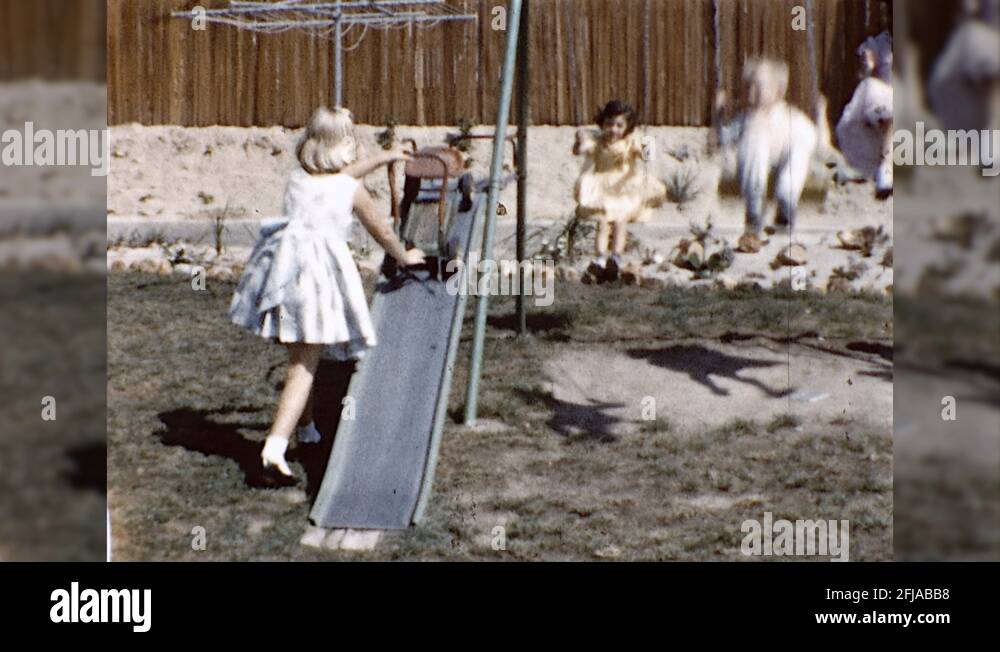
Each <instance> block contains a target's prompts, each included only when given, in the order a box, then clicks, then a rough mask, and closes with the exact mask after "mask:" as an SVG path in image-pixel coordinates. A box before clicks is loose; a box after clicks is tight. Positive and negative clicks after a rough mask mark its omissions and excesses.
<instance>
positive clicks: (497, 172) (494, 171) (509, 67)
mask: <svg viewBox="0 0 1000 652" xmlns="http://www.w3.org/2000/svg"><path fill="white" fill-rule="evenodd" d="M520 24H521V0H510V1H509V3H508V7H507V40H506V54H505V55H504V60H503V71H502V73H501V77H500V102H499V105H498V106H497V123H496V131H495V133H494V134H493V160H492V162H491V164H490V187H489V191H488V192H487V194H486V223H485V225H484V226H483V253H482V257H481V258H480V262H485V261H490V260H492V259H493V227H494V226H495V224H496V217H497V204H498V203H499V202H500V176H501V174H502V173H503V150H504V140H505V139H506V137H507V121H508V120H509V119H510V96H511V94H512V93H511V89H512V87H513V85H514V63H515V61H516V60H517V35H518V32H519V29H518V28H519V27H520ZM478 280H479V279H477V281H478ZM477 287H479V285H477ZM488 303H489V296H488V294H481V295H479V300H478V302H477V303H476V322H475V330H474V332H473V335H472V361H471V365H470V367H469V387H468V391H467V392H466V394H465V425H467V426H471V425H475V423H476V409H477V407H478V402H479V376H480V374H481V373H482V363H483V340H484V339H485V338H486V309H487V307H488Z"/></svg>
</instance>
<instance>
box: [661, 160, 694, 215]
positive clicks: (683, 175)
mask: <svg viewBox="0 0 1000 652" xmlns="http://www.w3.org/2000/svg"><path fill="white" fill-rule="evenodd" d="M697 181H698V173H697V172H695V171H694V169H692V168H690V167H681V168H678V169H676V170H674V173H673V174H672V175H670V177H669V178H668V179H667V180H666V186H667V197H668V198H669V199H670V201H672V202H673V203H675V204H677V206H678V207H679V208H683V207H684V205H685V204H687V203H689V202H692V201H694V200H695V199H696V198H697V197H698V195H699V194H701V188H700V187H699V186H698V185H697V183H696V182H697Z"/></svg>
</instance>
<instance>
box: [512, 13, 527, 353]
mask: <svg viewBox="0 0 1000 652" xmlns="http://www.w3.org/2000/svg"><path fill="white" fill-rule="evenodd" d="M522 2H523V3H524V6H523V7H522V8H521V26H520V29H519V31H518V33H517V52H518V56H517V290H518V292H517V299H516V300H517V334H518V335H520V336H524V335H527V334H528V311H527V308H526V306H525V302H524V268H523V266H522V263H523V262H524V258H525V253H524V245H525V242H524V241H525V229H526V228H527V221H528V123H529V122H530V121H531V117H530V106H531V100H530V97H529V94H530V92H531V77H530V67H529V66H530V63H529V59H528V57H529V52H530V46H529V43H528V37H529V35H530V34H531V32H530V31H529V29H530V27H529V22H528V21H529V15H528V12H529V10H530V8H531V0H522Z"/></svg>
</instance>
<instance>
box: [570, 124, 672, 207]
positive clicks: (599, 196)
mask: <svg viewBox="0 0 1000 652" xmlns="http://www.w3.org/2000/svg"><path fill="white" fill-rule="evenodd" d="M588 136H589V137H588V138H585V139H584V140H583V142H582V143H581V147H580V153H581V154H582V155H583V156H584V163H583V169H582V170H581V171H580V177H579V178H578V179H577V181H576V191H575V194H576V203H577V205H578V208H577V211H578V213H579V214H580V215H581V216H583V217H587V218H591V219H597V220H605V221H608V222H621V221H624V222H645V221H646V220H648V219H649V217H650V214H651V210H650V209H652V208H656V207H657V206H660V205H661V204H663V202H664V200H665V199H666V197H667V188H666V186H664V185H663V182H662V181H660V180H659V179H657V178H656V177H654V176H652V175H651V174H649V172H648V171H647V170H646V166H645V165H644V161H643V160H642V144H641V143H640V141H639V137H638V136H637V135H636V134H635V133H632V134H629V135H628V136H626V137H624V138H622V139H620V140H618V141H616V142H614V143H611V144H610V145H606V144H605V143H604V142H603V140H602V139H601V138H600V134H599V133H598V132H592V133H590V134H588Z"/></svg>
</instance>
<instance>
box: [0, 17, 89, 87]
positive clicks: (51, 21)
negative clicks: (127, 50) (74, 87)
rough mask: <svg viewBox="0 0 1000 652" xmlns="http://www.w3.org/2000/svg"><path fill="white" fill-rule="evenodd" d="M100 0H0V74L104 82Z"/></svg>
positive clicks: (12, 76)
mask: <svg viewBox="0 0 1000 652" xmlns="http://www.w3.org/2000/svg"><path fill="white" fill-rule="evenodd" d="M106 16H107V10H106V5H105V3H104V2H103V1H102V0H0V79H23V78H40V79H87V80H94V81H104V71H105V53H106V49H105V31H104V28H105V24H106V20H107V18H106Z"/></svg>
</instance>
